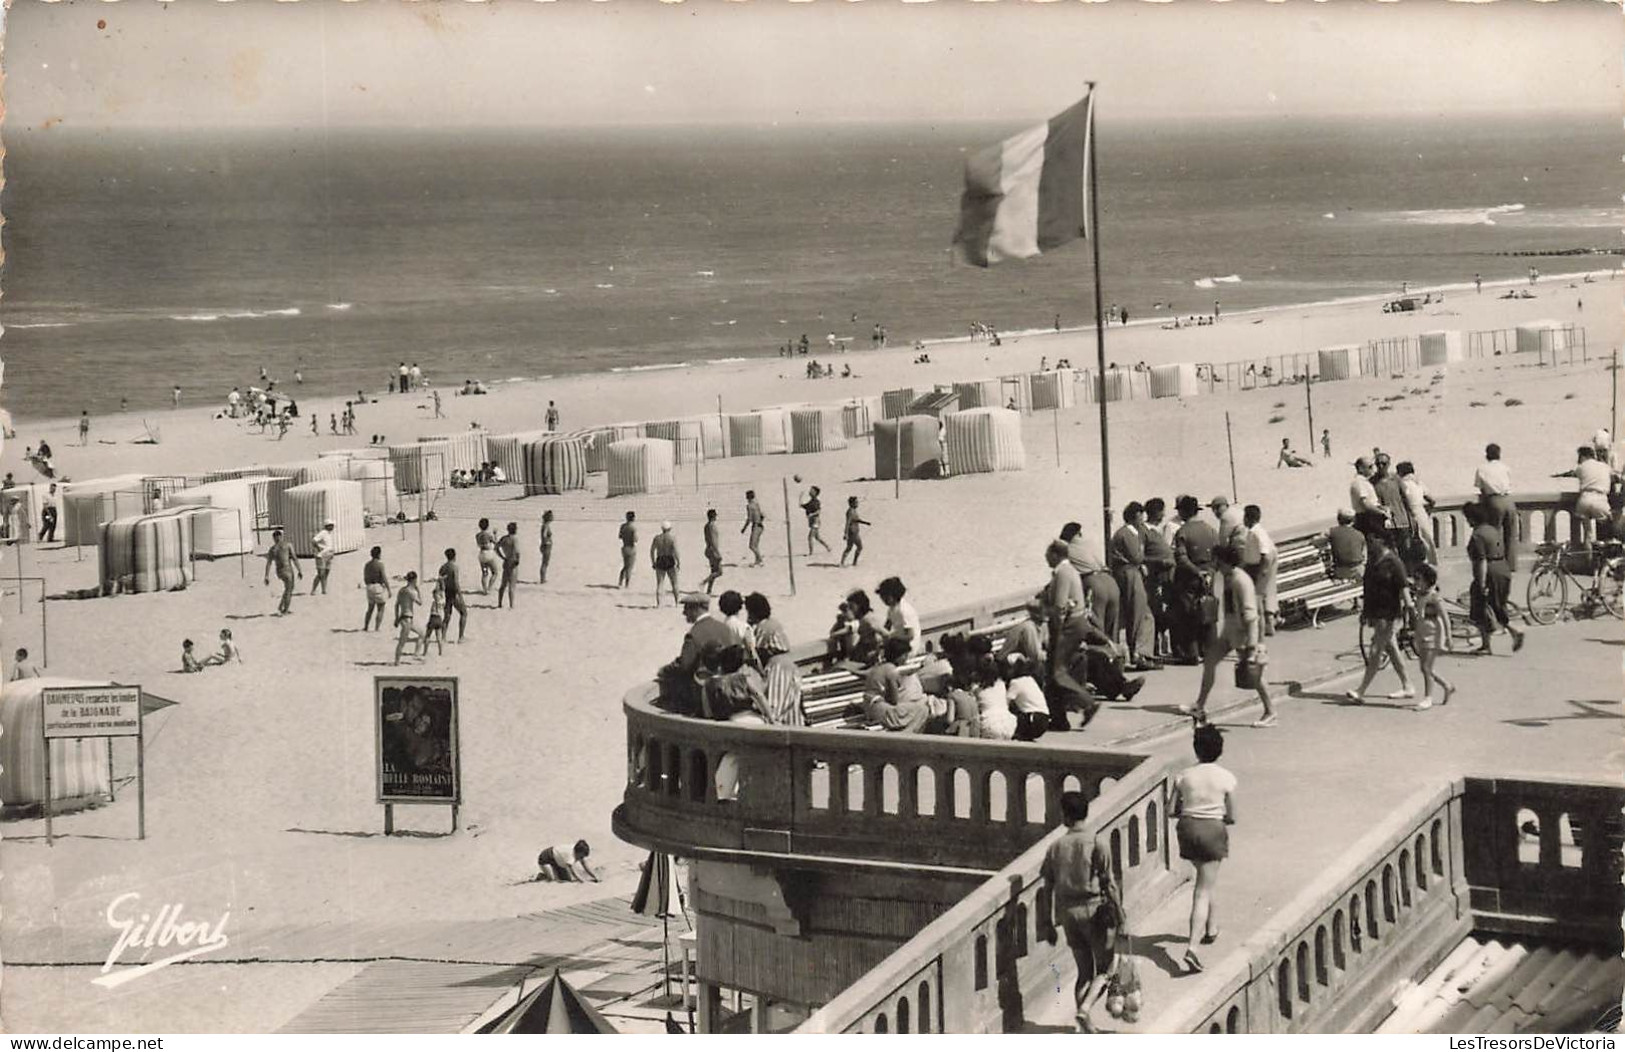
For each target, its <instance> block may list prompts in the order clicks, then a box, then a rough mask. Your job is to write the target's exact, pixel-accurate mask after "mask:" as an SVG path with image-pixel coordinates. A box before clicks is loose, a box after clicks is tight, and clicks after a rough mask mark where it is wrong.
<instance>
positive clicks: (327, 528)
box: [310, 521, 337, 595]
mask: <svg viewBox="0 0 1625 1052" xmlns="http://www.w3.org/2000/svg"><path fill="white" fill-rule="evenodd" d="M333 527H334V524H333V523H332V522H331V521H329V522H324V523H322V528H321V529H319V530H317V531H316V533H315V535H314V536H312V537H311V538H310V546H311V548H313V549H314V550H315V552H316V576H315V578H314V579H312V580H311V582H310V594H311V595H315V594H316V590H317V589H318V588H319V589H321V592H322V594H323V595H326V594H327V575H328V573H329V572H330V571H331V570H332V569H333V555H334V548H335V547H337V542H335V541H334V540H333Z"/></svg>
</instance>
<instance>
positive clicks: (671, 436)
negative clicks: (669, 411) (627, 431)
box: [642, 419, 705, 464]
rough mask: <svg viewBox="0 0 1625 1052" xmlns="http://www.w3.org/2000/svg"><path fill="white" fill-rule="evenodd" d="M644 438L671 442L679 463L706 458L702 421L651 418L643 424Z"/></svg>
mask: <svg viewBox="0 0 1625 1052" xmlns="http://www.w3.org/2000/svg"><path fill="white" fill-rule="evenodd" d="M642 437H643V438H659V439H664V440H665V441H667V442H670V443H671V446H672V455H673V456H674V457H675V458H676V462H677V463H679V464H688V463H691V462H693V461H694V460H696V459H698V460H704V459H705V448H704V440H703V438H702V437H701V435H700V422H699V421H698V420H694V419H688V420H649V421H645V422H644V424H643V435H642Z"/></svg>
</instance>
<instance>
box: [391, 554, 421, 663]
mask: <svg viewBox="0 0 1625 1052" xmlns="http://www.w3.org/2000/svg"><path fill="white" fill-rule="evenodd" d="M422 604H423V596H422V595H421V594H419V592H418V573H417V571H416V570H408V571H407V572H406V583H405V584H403V585H401V588H400V591H398V592H396V593H395V628H396V630H397V635H396V638H395V664H397V665H399V664H400V663H401V654H402V653H403V652H404V651H405V650H406V644H408V643H422V642H423V633H422V632H420V631H418V626H417V609H418V607H419V606H421V605H422Z"/></svg>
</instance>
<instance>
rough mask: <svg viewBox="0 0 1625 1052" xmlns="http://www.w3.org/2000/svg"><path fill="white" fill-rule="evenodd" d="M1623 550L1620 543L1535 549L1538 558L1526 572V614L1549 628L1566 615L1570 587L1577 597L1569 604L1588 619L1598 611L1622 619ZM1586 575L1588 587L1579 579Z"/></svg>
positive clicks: (1624, 573) (1624, 575) (1562, 544)
mask: <svg viewBox="0 0 1625 1052" xmlns="http://www.w3.org/2000/svg"><path fill="white" fill-rule="evenodd" d="M1622 550H1625V546H1622V545H1621V543H1620V542H1619V541H1607V542H1602V543H1599V544H1598V545H1597V546H1596V547H1594V548H1578V549H1575V548H1570V547H1569V546H1568V544H1567V543H1559V544H1543V545H1541V546H1540V547H1538V548H1536V549H1535V554H1536V555H1537V556H1538V560H1537V561H1536V563H1535V565H1534V567H1533V568H1532V569H1531V570H1530V571H1529V587H1528V590H1527V591H1526V593H1525V598H1526V599H1527V607H1526V609H1527V612H1528V614H1529V617H1530V619H1531V620H1533V621H1534V622H1535V623H1536V624H1541V625H1549V624H1551V623H1553V622H1554V621H1556V620H1557V619H1558V618H1560V617H1563V616H1564V615H1566V614H1567V613H1568V611H1569V607H1570V605H1571V604H1570V601H1569V585H1570V584H1573V586H1574V588H1575V589H1576V591H1577V592H1578V593H1579V594H1578V597H1577V598H1576V599H1575V601H1574V603H1573V604H1572V605H1573V606H1574V607H1575V609H1576V611H1577V612H1578V611H1583V612H1584V614H1585V616H1587V617H1596V616H1597V608H1598V607H1601V608H1602V609H1604V610H1606V611H1608V613H1610V614H1612V615H1613V616H1614V617H1616V618H1619V617H1625V603H1622V602H1621V592H1622V590H1625V554H1621V552H1622ZM1584 574H1589V575H1590V577H1591V581H1590V583H1589V584H1587V583H1582V582H1581V580H1580V576H1579V575H1584Z"/></svg>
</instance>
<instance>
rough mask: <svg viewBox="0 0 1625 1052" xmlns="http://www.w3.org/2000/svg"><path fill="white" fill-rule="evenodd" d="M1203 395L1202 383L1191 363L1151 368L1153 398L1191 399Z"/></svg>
mask: <svg viewBox="0 0 1625 1052" xmlns="http://www.w3.org/2000/svg"><path fill="white" fill-rule="evenodd" d="M1201 393H1202V382H1201V381H1200V380H1198V379H1197V377H1196V366H1195V365H1194V364H1192V363H1191V362H1180V363H1179V364H1178V365H1153V366H1152V367H1151V397H1152V398H1190V397H1192V396H1193V395H1199V394H1201Z"/></svg>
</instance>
